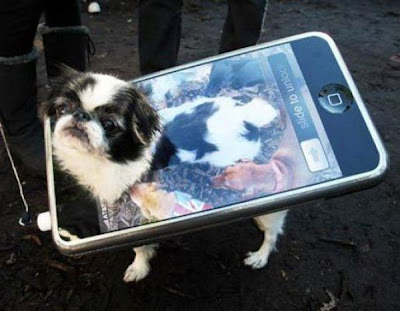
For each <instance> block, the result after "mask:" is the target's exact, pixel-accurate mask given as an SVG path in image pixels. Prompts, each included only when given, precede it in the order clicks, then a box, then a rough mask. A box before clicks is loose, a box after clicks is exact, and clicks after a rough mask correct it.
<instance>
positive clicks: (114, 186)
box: [40, 69, 286, 282]
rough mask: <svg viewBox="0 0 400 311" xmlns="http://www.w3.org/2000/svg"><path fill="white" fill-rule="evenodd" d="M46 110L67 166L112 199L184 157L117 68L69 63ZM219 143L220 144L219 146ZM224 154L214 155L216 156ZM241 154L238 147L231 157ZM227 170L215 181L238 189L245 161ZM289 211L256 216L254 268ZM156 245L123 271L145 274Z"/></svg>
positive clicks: (250, 260) (141, 250) (250, 261)
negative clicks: (258, 240) (99, 69)
mask: <svg viewBox="0 0 400 311" xmlns="http://www.w3.org/2000/svg"><path fill="white" fill-rule="evenodd" d="M255 104H257V103H255ZM199 105H200V104H199ZM232 105H233V106H232V107H235V105H234V104H232ZM236 106H237V105H236ZM239 108H240V107H238V109H239ZM40 110H41V112H40V114H41V117H42V118H43V119H45V118H51V120H52V122H53V126H52V128H53V135H52V140H53V154H54V157H55V160H56V161H57V164H58V165H59V166H60V168H61V170H63V171H65V172H67V173H69V174H70V175H72V176H73V177H74V178H75V179H76V181H77V182H78V184H80V185H81V186H82V187H84V188H86V189H87V190H89V192H90V193H91V194H92V195H93V196H94V197H95V198H98V199H99V200H100V201H101V202H103V203H105V204H107V205H110V206H111V205H112V204H114V203H115V202H116V201H118V200H119V198H120V197H121V195H123V194H124V193H125V192H126V191H127V190H128V189H130V188H131V187H132V186H133V185H135V184H137V183H140V182H141V181H142V179H143V178H144V177H145V176H146V175H148V174H149V172H150V171H151V169H153V168H157V169H158V168H162V167H163V166H166V165H167V163H168V158H169V157H170V156H171V157H173V156H174V155H175V157H176V155H178V156H180V158H181V160H182V159H183V160H184V155H185V154H184V153H183V152H182V150H179V148H177V149H174V146H173V145H171V144H169V143H166V142H168V139H166V137H165V133H164V130H163V129H164V128H168V127H170V128H171V127H173V126H172V125H171V124H169V125H168V124H162V123H163V122H162V118H161V117H160V115H159V114H158V113H157V111H156V110H155V109H154V108H153V107H152V106H151V105H150V103H149V102H148V100H147V98H146V96H145V95H144V94H142V93H141V92H140V91H139V90H138V89H136V88H135V87H134V86H133V85H132V83H129V82H125V81H122V80H120V79H117V78H115V77H113V76H110V75H104V74H97V73H79V72H76V71H74V70H72V69H65V73H64V75H63V76H62V78H60V79H59V80H58V81H56V82H55V83H54V85H53V89H52V92H51V94H50V96H49V99H48V100H47V101H46V102H45V103H43V104H42V106H41V109H40ZM175 115H178V114H177V113H175ZM173 119H174V118H170V120H169V121H170V122H172V121H173ZM175 119H176V118H175ZM244 121H245V120H244ZM175 134H176V133H175ZM249 139H253V138H251V137H250V138H249ZM221 143H224V142H223V141H222V142H221ZM216 148H217V149H218V150H222V149H221V146H218V145H217V146H216ZM179 151H180V153H179V154H178V152H179ZM175 153H176V154H175ZM220 158H221V156H220V155H219V156H218V157H216V158H215V159H218V160H214V161H216V164H217V162H218V161H219V159H220ZM243 158H244V157H243V156H241V155H238V156H237V157H236V158H235V159H232V163H234V162H235V161H239V160H244V159H243ZM186 160H187V161H191V160H190V159H186ZM192 160H193V159H192ZM250 160H251V159H250ZM209 161H211V162H212V161H213V160H209ZM210 164H211V165H212V164H213V163H210ZM224 165H226V164H225V163H224ZM245 165H246V164H245V163H242V164H240V165H239V167H238V168H243V167H244V166H245ZM248 165H250V163H249V164H248ZM278 166H279V165H278ZM273 170H276V168H273ZM254 171H257V170H254ZM235 172H236V173H237V174H232V173H235ZM229 173H230V174H227V173H224V174H221V175H220V176H216V177H215V178H214V180H213V184H214V186H215V187H220V188H224V187H225V188H232V189H233V187H232V186H230V184H229V181H230V180H231V179H232V176H235V178H236V176H239V178H240V176H243V174H241V170H239V169H237V170H236V171H235V170H232V171H231V172H229ZM235 180H237V178H236V179H235ZM242 181H243V180H242ZM243 182H244V181H243ZM139 207H140V206H139ZM150 208H151V207H150ZM285 216H286V211H281V212H276V213H273V214H269V215H264V216H259V217H256V218H255V220H256V223H257V225H258V227H259V228H260V230H262V231H263V232H264V242H263V243H262V245H261V247H260V249H259V250H258V251H255V252H251V253H249V254H248V256H247V258H246V259H245V264H246V265H249V266H251V267H252V268H255V269H256V268H261V267H263V266H265V265H266V264H267V262H268V257H269V255H270V253H271V252H272V250H273V249H274V247H275V244H276V241H277V237H278V235H279V234H281V233H282V232H283V224H284V219H285ZM155 249H156V245H144V246H140V247H135V248H134V251H135V253H136V256H135V259H134V261H133V263H132V264H131V265H130V266H129V267H128V268H127V270H126V272H125V275H124V281H125V282H130V281H139V280H141V279H143V278H144V277H146V275H147V274H148V273H149V271H150V264H149V261H150V259H151V258H152V257H153V256H154V255H155Z"/></svg>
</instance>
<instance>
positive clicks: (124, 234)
mask: <svg viewBox="0 0 400 311" xmlns="http://www.w3.org/2000/svg"><path fill="white" fill-rule="evenodd" d="M307 37H319V38H321V39H323V40H325V41H326V42H327V43H328V44H329V46H330V48H331V50H332V52H333V54H334V56H335V58H336V60H337V62H338V64H339V67H340V69H341V70H342V73H343V75H344V77H345V79H346V81H347V83H348V86H349V89H350V91H351V92H352V94H353V97H354V99H355V102H356V103H357V105H358V107H359V110H360V113H361V115H362V117H363V119H364V121H365V123H366V126H367V128H368V130H369V132H370V134H371V137H372V139H373V142H374V144H375V146H376V148H377V150H378V153H379V164H378V166H377V167H376V168H375V169H373V170H371V171H369V172H365V173H361V174H357V175H353V176H348V177H342V178H339V179H336V180H331V181H326V182H322V183H320V184H316V185H311V186H306V187H302V188H299V189H294V190H289V191H286V192H283V193H276V194H273V195H269V196H266V197H262V198H257V199H254V200H251V201H247V202H243V203H238V204H234V205H229V206H226V207H221V208H218V209H211V210H207V211H203V212H201V213H195V214H190V215H186V216H181V217H179V218H171V219H167V220H163V221H159V222H156V223H150V224H146V225H141V226H138V227H133V228H128V229H123V230H119V231H114V232H109V233H102V234H99V235H96V236H92V237H87V238H83V239H78V240H72V241H66V240H64V239H63V238H62V237H61V236H60V234H59V227H58V219H57V208H56V203H57V202H56V196H55V185H54V172H53V153H52V144H51V128H50V120H49V119H47V120H45V129H44V132H45V148H46V158H47V160H46V165H47V184H48V195H49V210H50V216H51V223H52V225H51V227H52V237H53V240H54V243H55V245H56V246H57V248H58V250H59V251H60V252H61V253H63V254H66V255H80V254H83V253H90V252H96V251H105V250H109V249H113V248H119V247H124V246H128V245H131V246H139V245H144V244H148V243H150V242H154V241H158V240H161V239H166V238H169V237H172V236H175V235H180V234H183V233H186V232H192V231H198V230H201V229H205V228H208V227H211V226H216V225H218V224H222V223H227V222H232V221H237V220H241V219H246V218H250V217H254V216H258V215H262V214H268V213H272V212H276V211H279V210H282V209H287V208H289V207H291V206H293V205H296V204H299V203H304V202H307V201H311V200H316V199H323V198H329V197H334V196H338V195H340V194H343V193H347V192H352V191H356V190H359V189H363V188H366V187H369V186H372V185H375V184H377V183H378V182H379V181H381V180H382V178H383V176H384V173H385V172H386V170H387V168H388V164H389V163H388V162H389V158H388V155H387V152H386V150H385V148H384V146H383V143H382V141H381V139H380V137H379V134H378V132H377V130H376V128H375V126H374V124H373V122H372V120H371V118H370V116H369V114H368V112H367V110H366V107H365V105H364V102H363V100H362V98H361V96H360V93H359V92H358V90H357V87H356V85H355V83H354V81H353V79H352V77H351V75H350V73H349V70H348V69H347V66H346V64H345V62H344V60H343V58H342V56H341V54H340V52H339V50H338V48H337V46H336V44H335V42H334V41H333V39H332V38H331V37H330V36H329V35H327V34H325V33H321V32H308V33H304V34H299V35H295V36H291V37H287V38H284V39H280V40H275V41H271V42H268V43H264V44H259V45H256V46H253V47H249V48H245V49H240V50H236V51H233V52H230V53H225V54H222V55H217V56H213V57H209V58H206V59H202V60H200V61H196V62H192V63H189V64H185V65H182V66H178V67H174V68H171V69H168V70H164V71H161V72H157V73H155V74H151V75H146V76H143V77H141V78H139V79H136V80H134V82H140V81H142V80H145V79H149V78H153V77H156V76H159V75H163V74H167V73H172V72H175V71H179V70H182V69H186V68H189V67H193V66H198V65H201V64H204V63H208V62H210V61H216V60H220V59H223V58H227V57H231V56H234V55H237V54H242V53H246V52H252V51H256V50H259V49H263V48H268V47H271V46H275V45H279V44H285V43H290V42H292V41H295V40H299V39H303V38H307Z"/></svg>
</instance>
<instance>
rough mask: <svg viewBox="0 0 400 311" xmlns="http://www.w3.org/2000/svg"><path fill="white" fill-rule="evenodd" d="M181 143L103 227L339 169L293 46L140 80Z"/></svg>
mask: <svg viewBox="0 0 400 311" xmlns="http://www.w3.org/2000/svg"><path fill="white" fill-rule="evenodd" d="M137 86H138V88H139V89H141V90H142V91H143V92H145V93H146V94H147V96H148V98H149V100H150V102H151V104H152V105H153V106H154V108H155V109H157V110H158V112H159V114H160V116H161V120H162V123H163V127H164V135H166V137H168V139H169V141H170V142H172V144H173V145H174V146H175V153H174V154H173V156H172V157H171V158H170V160H169V163H168V165H167V166H166V167H164V168H161V169H158V170H157V171H155V172H154V174H152V177H151V178H149V179H148V180H145V181H143V182H142V183H140V184H137V185H134V186H133V187H132V188H131V189H130V190H129V191H128V192H127V193H125V194H124V195H123V197H121V199H120V200H119V201H118V202H116V203H115V204H114V205H113V206H106V205H105V204H102V203H101V202H99V204H98V218H99V223H100V231H101V232H110V231H116V230H120V229H124V228H130V227H134V226H139V225H143V224H147V223H150V222H157V221H162V220H167V219H171V218H175V217H180V216H183V215H188V214H193V213H201V212H204V211H207V210H210V209H217V208H221V207H226V206H229V205H232V204H235V203H240V202H244V201H248V200H252V199H254V198H259V197H264V196H268V195H272V194H275V193H279V192H284V191H288V190H292V189H295V188H300V187H304V186H308V185H312V184H317V183H321V182H324V181H327V180H332V179H336V178H339V177H341V176H342V172H341V170H340V167H339V165H338V162H337V159H336V157H335V154H334V152H333V150H332V147H331V145H330V142H329V139H328V136H327V134H326V132H325V129H324V126H323V123H322V122H321V119H320V117H319V114H318V112H317V109H316V106H315V105H316V103H315V102H314V101H313V99H312V97H311V94H310V91H309V89H308V87H307V84H306V82H305V80H304V77H303V75H302V72H301V70H300V67H299V65H298V62H297V60H296V57H295V54H294V53H293V50H292V47H291V45H290V44H289V43H288V44H283V45H278V46H275V47H269V48H265V49H260V50H257V51H253V52H248V53H243V54H240V55H236V56H232V57H229V58H225V59H221V60H217V61H212V62H209V63H205V64H202V65H198V66H193V67H190V68H187V69H184V70H180V71H175V72H172V73H168V74H164V75H160V76H157V77H154V78H149V79H146V80H142V81H140V82H138V83H137Z"/></svg>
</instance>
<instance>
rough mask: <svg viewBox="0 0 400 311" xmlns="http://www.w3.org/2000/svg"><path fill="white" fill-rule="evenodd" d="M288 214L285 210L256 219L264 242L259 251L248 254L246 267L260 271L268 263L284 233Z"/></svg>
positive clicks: (245, 261)
mask: <svg viewBox="0 0 400 311" xmlns="http://www.w3.org/2000/svg"><path fill="white" fill-rule="evenodd" d="M286 214H287V211H286V210H285V211H280V212H276V213H273V214H268V215H263V216H259V217H256V218H254V221H255V222H256V224H257V226H258V228H260V230H261V231H263V232H264V241H263V243H262V245H261V247H260V249H259V250H258V251H256V252H249V253H248V254H247V257H246V258H245V260H244V264H245V265H247V266H251V267H252V268H253V269H260V268H262V267H264V266H265V265H266V264H267V263H268V257H269V255H270V254H271V252H272V251H273V250H274V249H275V244H276V241H277V239H278V235H279V234H282V233H283V225H284V222H285V217H286Z"/></svg>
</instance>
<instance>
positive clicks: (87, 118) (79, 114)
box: [73, 111, 90, 121]
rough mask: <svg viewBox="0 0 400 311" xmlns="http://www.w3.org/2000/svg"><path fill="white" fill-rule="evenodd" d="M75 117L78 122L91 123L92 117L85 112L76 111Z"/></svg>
mask: <svg viewBox="0 0 400 311" xmlns="http://www.w3.org/2000/svg"><path fill="white" fill-rule="evenodd" d="M73 116H74V118H75V120H76V121H90V115H89V114H88V113H87V112H85V111H76V112H75V113H74V114H73Z"/></svg>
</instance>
